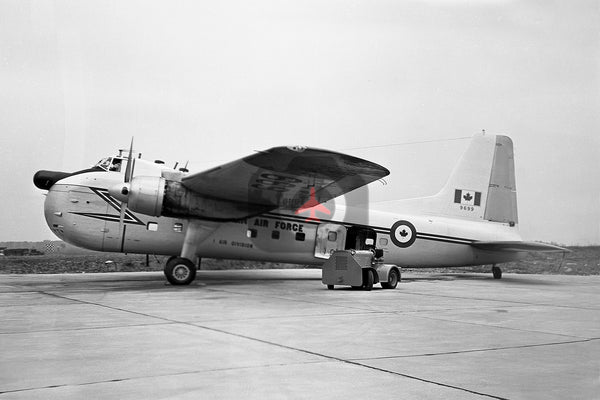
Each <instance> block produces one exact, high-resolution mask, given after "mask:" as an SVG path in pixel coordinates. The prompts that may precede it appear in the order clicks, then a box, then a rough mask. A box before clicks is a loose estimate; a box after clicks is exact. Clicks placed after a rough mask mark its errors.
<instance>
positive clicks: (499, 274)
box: [492, 266, 502, 279]
mask: <svg viewBox="0 0 600 400" xmlns="http://www.w3.org/2000/svg"><path fill="white" fill-rule="evenodd" d="M492 275H494V279H502V270H501V269H500V267H496V266H494V267H492Z"/></svg>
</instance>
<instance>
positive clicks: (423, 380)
mask: <svg viewBox="0 0 600 400" xmlns="http://www.w3.org/2000/svg"><path fill="white" fill-rule="evenodd" d="M193 326H196V327H199V328H203V329H207V330H210V331H214V332H219V333H223V334H226V335H231V336H235V337H239V338H244V339H247V340H252V341H256V342H260V343H264V344H268V345H271V346H276V347H280V348H284V349H288V350H293V351H298V352H301V353H305V354H310V355H313V356H317V357H322V358H325V359H328V360H333V361H337V362H341V363H344V364H350V365H354V366H358V367H363V368H367V369H372V370H375V371H379V372H385V373H388V374H391V375H396V376H401V377H404V378H407V379H413V380H417V381H420V382H425V383H430V384H433V385H437V386H442V387H446V388H450V389H455V390H460V391H463V392H467V393H471V394H475V395H478V396H484V397H489V398H492V399H498V400H508V399H507V398H505V397H499V396H495V395H492V394H488V393H483V392H478V391H474V390H471V389H467V388H463V387H460V386H454V385H450V384H446V383H442V382H436V381H432V380H429V379H425V378H419V377H418V376H414V375H408V374H403V373H400V372H396V371H392V370H388V369H385V368H379V367H374V366H372V365H368V364H363V363H361V362H358V361H355V360H351V359H344V358H339V357H335V356H331V355H327V354H322V353H317V352H314V351H310V350H304V349H300V348H297V347H292V346H287V345H284V344H281V343H275V342H271V341H268V340H263V339H258V338H254V337H252V336H246V335H241V334H238V333H234V332H228V331H225V330H221V329H217V328H211V327H207V326H202V325H193Z"/></svg>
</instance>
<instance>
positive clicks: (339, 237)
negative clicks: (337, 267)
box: [315, 223, 346, 259]
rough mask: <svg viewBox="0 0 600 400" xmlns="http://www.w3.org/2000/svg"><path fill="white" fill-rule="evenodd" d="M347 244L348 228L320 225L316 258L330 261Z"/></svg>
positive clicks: (316, 241) (336, 225)
mask: <svg viewBox="0 0 600 400" xmlns="http://www.w3.org/2000/svg"><path fill="white" fill-rule="evenodd" d="M345 243H346V227H345V226H344V225H338V224H328V223H325V224H320V225H319V227H318V228H317V238H316V240H315V257H317V258H324V259H328V258H329V256H330V255H331V253H333V252H334V251H336V250H343V249H344V245H345Z"/></svg>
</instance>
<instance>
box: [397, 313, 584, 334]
mask: <svg viewBox="0 0 600 400" xmlns="http://www.w3.org/2000/svg"><path fill="white" fill-rule="evenodd" d="M394 314H395V313H394ZM403 315H404V314H403ZM410 316H411V317H415V318H422V319H428V320H432V321H442V322H451V323H454V324H465V325H474V326H484V327H486V328H497V329H505V330H509V331H516V332H529V333H541V334H544V335H553V336H564V337H567V338H577V339H590V338H588V337H584V336H575V335H567V334H564V333H554V332H544V331H536V330H532V329H519V328H511V327H510V326H500V325H493V324H483V323H479V322H469V321H453V320H448V319H444V318H436V317H434V316H430V315H410Z"/></svg>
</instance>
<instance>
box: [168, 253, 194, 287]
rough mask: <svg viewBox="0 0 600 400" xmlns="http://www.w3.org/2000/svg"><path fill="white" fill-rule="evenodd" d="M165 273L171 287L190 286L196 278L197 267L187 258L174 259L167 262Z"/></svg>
mask: <svg viewBox="0 0 600 400" xmlns="http://www.w3.org/2000/svg"><path fill="white" fill-rule="evenodd" d="M164 273H165V277H166V278H167V280H168V281H169V283H170V284H171V285H189V284H190V283H192V281H193V280H194V279H195V278H196V266H195V265H194V263H193V262H191V261H190V260H188V259H187V258H181V257H174V258H171V259H169V261H167V264H166V265H165V270H164Z"/></svg>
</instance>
